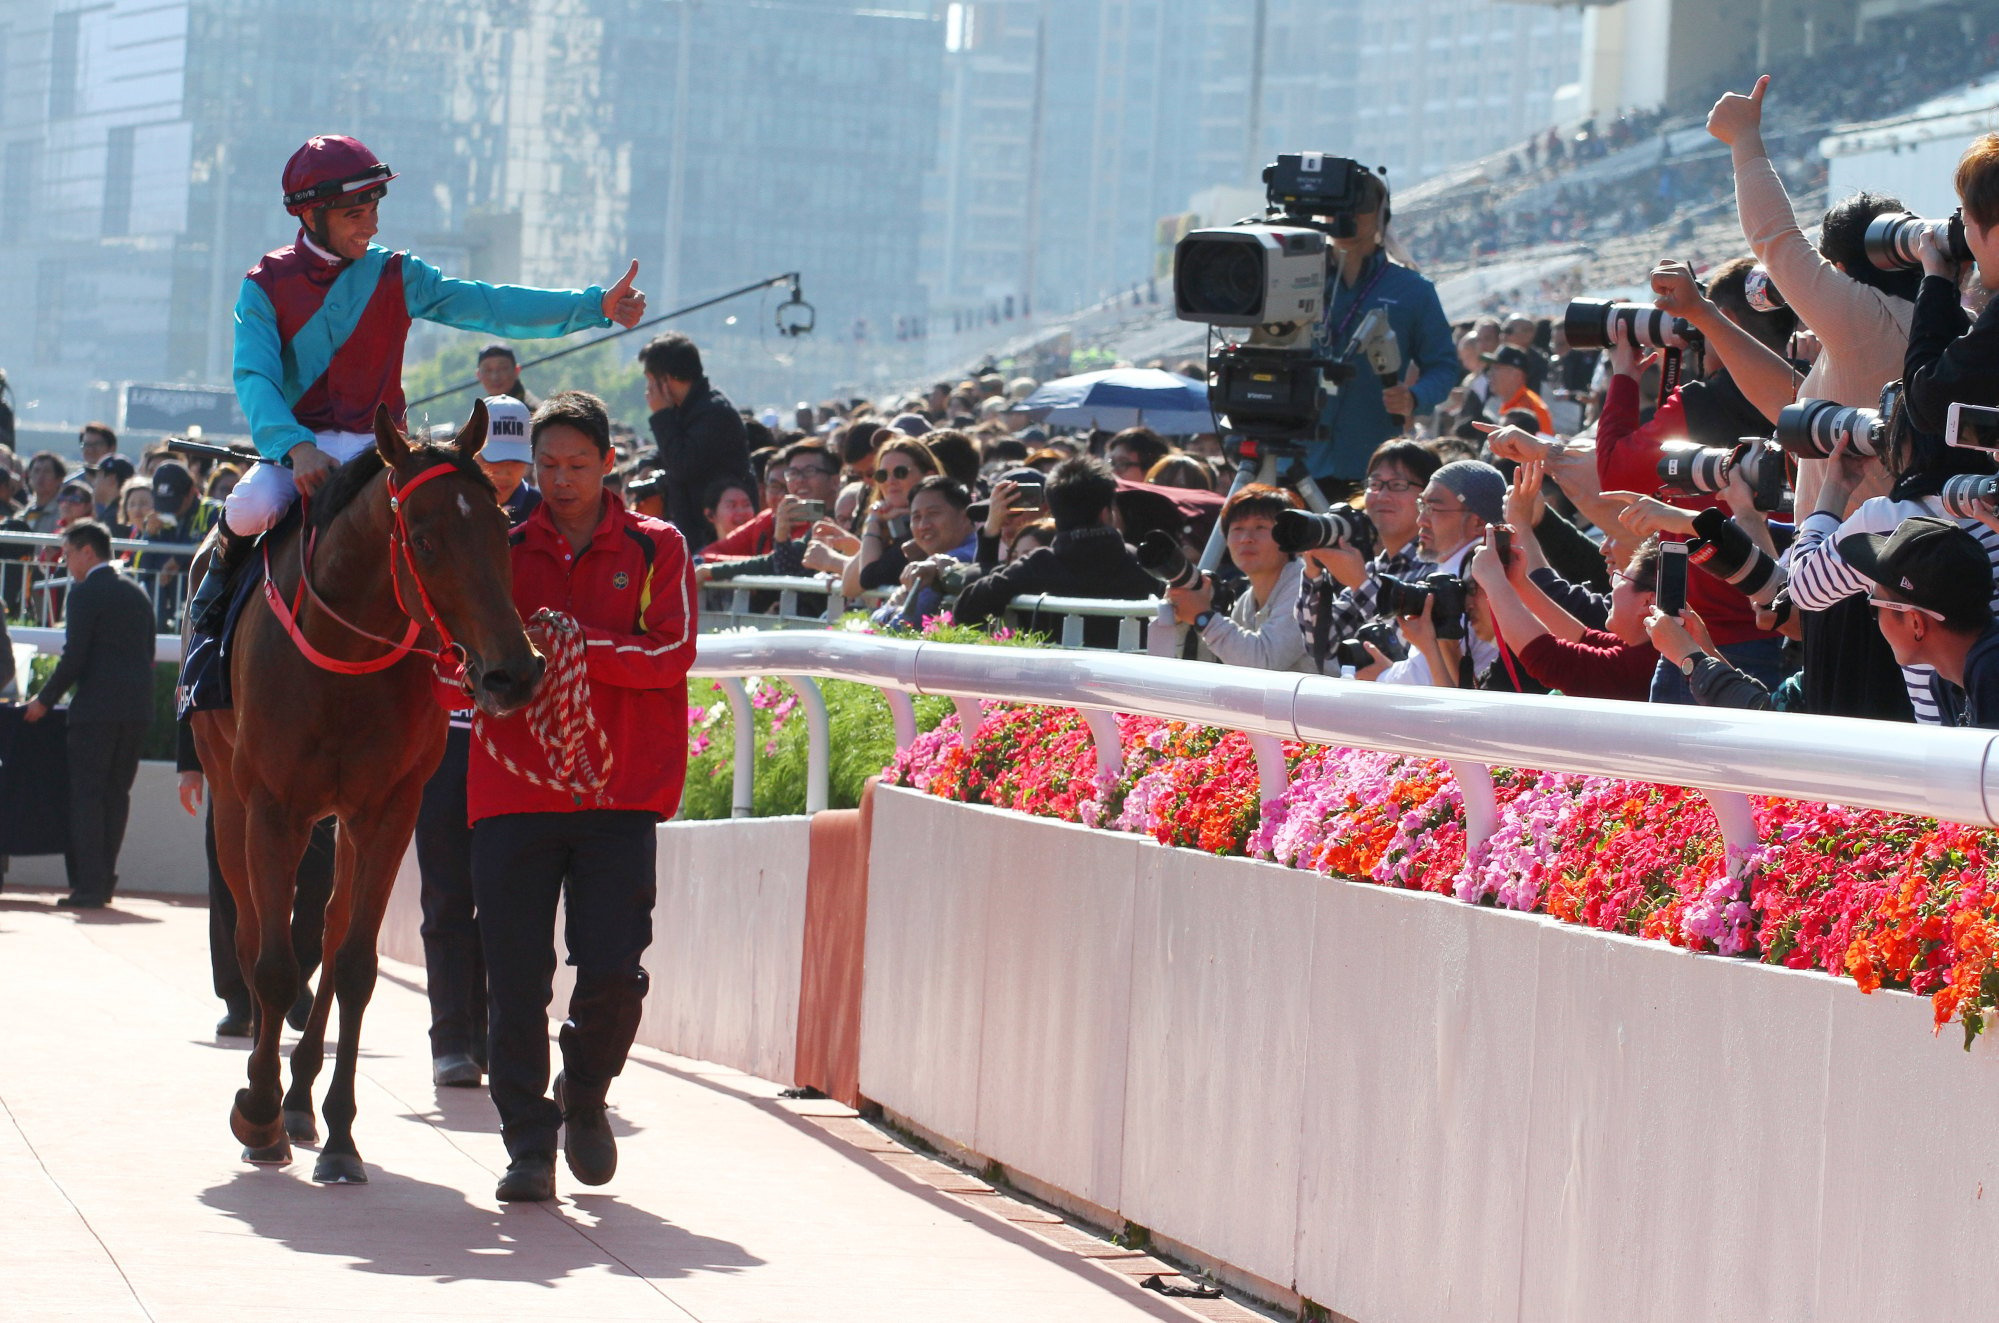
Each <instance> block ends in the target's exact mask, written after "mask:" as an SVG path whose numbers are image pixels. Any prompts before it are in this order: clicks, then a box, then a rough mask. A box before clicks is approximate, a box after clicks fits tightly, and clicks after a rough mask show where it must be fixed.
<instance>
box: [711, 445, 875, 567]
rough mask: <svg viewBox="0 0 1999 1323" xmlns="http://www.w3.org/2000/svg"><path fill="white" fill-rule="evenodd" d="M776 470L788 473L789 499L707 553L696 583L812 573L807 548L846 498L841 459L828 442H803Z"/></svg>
mask: <svg viewBox="0 0 1999 1323" xmlns="http://www.w3.org/2000/svg"><path fill="white" fill-rule="evenodd" d="M770 471H771V472H773V473H778V472H781V473H783V474H784V483H785V493H786V494H785V497H784V499H783V500H781V501H779V502H778V503H777V506H776V508H775V509H771V510H763V511H759V512H758V513H757V514H756V516H755V517H753V518H752V519H751V520H750V521H749V522H748V523H746V524H744V525H743V526H742V527H741V528H739V529H737V530H736V531H735V532H733V533H731V534H729V536H727V537H725V538H718V539H716V540H715V541H713V542H710V543H709V544H708V545H707V546H706V547H704V548H702V551H701V558H702V563H701V564H700V565H697V566H695V569H694V577H695V580H696V582H698V583H702V584H706V583H709V582H711V581H712V582H721V581H723V580H727V579H732V578H735V577H736V576H738V575H742V574H786V575H799V574H805V573H808V571H807V570H806V568H805V559H804V558H805V547H806V544H807V543H808V542H810V541H811V539H812V529H813V525H815V524H816V523H818V521H819V520H820V519H823V518H825V517H826V516H827V515H828V514H829V513H830V512H831V511H832V509H833V502H834V501H835V500H837V499H838V498H839V495H840V457H839V456H838V455H836V454H834V453H833V449H832V447H831V446H828V445H827V444H826V443H825V442H824V441H799V442H795V443H794V444H792V445H790V446H787V447H786V448H785V449H783V450H780V451H779V452H778V453H777V454H776V455H775V456H773V457H772V458H771V462H770ZM815 502H816V503H817V504H816V505H815V504H814V503H815Z"/></svg>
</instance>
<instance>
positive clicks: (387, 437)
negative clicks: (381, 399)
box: [375, 404, 410, 468]
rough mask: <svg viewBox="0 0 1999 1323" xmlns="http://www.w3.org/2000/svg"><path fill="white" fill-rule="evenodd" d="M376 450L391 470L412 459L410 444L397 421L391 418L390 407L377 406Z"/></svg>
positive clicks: (384, 405)
mask: <svg viewBox="0 0 1999 1323" xmlns="http://www.w3.org/2000/svg"><path fill="white" fill-rule="evenodd" d="M375 449H376V450H377V451H379V452H380V453H381V456H382V459H383V460H384V461H386V462H387V464H388V466H389V467H390V468H396V467H398V466H400V465H401V464H402V462H403V461H404V460H406V459H408V458H409V457H410V443H409V441H408V439H407V438H405V437H404V436H403V434H402V430H401V429H400V428H398V427H397V426H396V420H395V419H393V418H391V417H389V406H388V405H386V404H377V405H376V406H375Z"/></svg>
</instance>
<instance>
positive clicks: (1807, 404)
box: [1777, 381, 1902, 459]
mask: <svg viewBox="0 0 1999 1323" xmlns="http://www.w3.org/2000/svg"><path fill="white" fill-rule="evenodd" d="M1901 398H1902V383H1901V382H1899V381H1891V382H1889V383H1888V384H1887V385H1886V386H1885V387H1883V388H1882V391H1881V407H1880V408H1878V409H1863V408H1861V407H1860V406H1859V405H1856V404H1841V403H1839V402H1838V401H1837V400H1813V399H1805V400H1799V401H1797V402H1796V403H1794V404H1787V405H1785V406H1784V408H1783V410H1782V411H1781V412H1780V413H1778V415H1777V444H1778V445H1780V446H1782V447H1783V448H1784V449H1786V450H1788V451H1790V452H1791V453H1792V454H1793V455H1796V456H1798V457H1799V458H1801V459H1829V458H1831V457H1832V452H1833V451H1834V450H1835V449H1837V448H1838V446H1839V443H1840V442H1841V441H1842V440H1844V441H1845V442H1846V443H1847V449H1848V450H1849V451H1850V452H1851V453H1853V454H1856V455H1866V456H1869V457H1872V456H1875V455H1878V454H1880V453H1881V447H1882V445H1883V444H1884V443H1885V442H1886V441H1887V439H1888V425H1889V420H1890V419H1892V418H1893V417H1894V416H1895V407H1896V406H1897V405H1898V404H1899V403H1901Z"/></svg>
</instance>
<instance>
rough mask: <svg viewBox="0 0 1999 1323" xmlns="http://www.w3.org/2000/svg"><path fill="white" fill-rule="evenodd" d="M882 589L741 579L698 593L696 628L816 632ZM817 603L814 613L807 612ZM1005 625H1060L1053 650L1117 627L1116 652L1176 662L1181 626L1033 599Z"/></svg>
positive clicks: (1161, 610)
mask: <svg viewBox="0 0 1999 1323" xmlns="http://www.w3.org/2000/svg"><path fill="white" fill-rule="evenodd" d="M752 593H759V594H770V593H775V594H777V603H776V605H775V608H774V609H772V610H766V611H758V610H756V609H754V607H755V604H754V602H753V600H752V598H751V594H752ZM888 596H889V593H888V591H887V590H885V589H879V588H876V589H870V590H869V591H868V592H866V593H864V594H862V595H861V597H860V598H858V599H856V598H849V597H846V596H844V595H843V594H842V593H841V592H840V588H839V583H838V581H837V580H834V579H830V578H821V577H817V576H798V577H793V576H788V575H775V574H745V575H743V576H741V577H740V578H733V579H723V580H717V581H716V582H714V583H711V584H709V585H708V586H707V588H705V589H704V590H703V600H702V609H701V624H702V628H703V630H704V631H711V630H716V629H739V628H745V627H747V628H752V629H821V628H824V627H825V626H827V625H832V624H837V623H838V622H839V620H840V618H841V617H842V616H844V615H846V614H847V612H848V611H850V610H853V609H855V608H856V607H859V606H863V605H870V606H871V605H875V604H877V603H880V602H882V601H884V600H886V599H887V597H888ZM809 603H817V604H818V607H817V609H809V608H808V604H809ZM1004 614H1005V616H1006V618H1007V620H1008V622H1009V623H1011V624H1014V625H1016V626H1022V627H1025V626H1027V625H1028V624H1029V623H1030V622H1032V621H1034V620H1036V619H1037V618H1039V619H1043V620H1045V619H1047V618H1049V617H1051V616H1052V617H1055V618H1057V619H1058V620H1059V622H1060V623H1059V626H1058V632H1057V634H1056V642H1057V644H1058V645H1059V646H1061V647H1064V648H1080V647H1082V646H1084V645H1083V627H1084V622H1085V621H1088V620H1105V619H1108V620H1115V621H1117V622H1118V638H1117V651H1119V652H1150V653H1152V654H1153V655H1154V656H1158V657H1171V656H1174V655H1176V654H1177V651H1178V649H1179V647H1180V644H1181V642H1182V640H1183V638H1184V631H1185V626H1183V625H1181V624H1179V623H1178V622H1177V621H1176V620H1175V619H1174V617H1173V611H1172V606H1171V604H1169V603H1167V602H1164V601H1162V600H1161V599H1159V598H1156V597H1147V598H1137V599H1132V600H1128V601H1127V600H1106V599H1102V598H1094V597H1057V596H1055V595H1054V594H1052V593H1037V594H1035V595H1033V596H1031V597H1027V596H1023V597H1016V598H1014V599H1013V601H1012V602H1011V603H1010V604H1008V606H1007V608H1006V610H1005V612H1004Z"/></svg>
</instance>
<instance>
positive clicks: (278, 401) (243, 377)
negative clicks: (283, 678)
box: [190, 135, 645, 634]
mask: <svg viewBox="0 0 1999 1323" xmlns="http://www.w3.org/2000/svg"><path fill="white" fill-rule="evenodd" d="M395 178H396V174H395V172H394V171H392V170H391V169H389V167H388V166H386V165H384V164H383V163H382V162H381V161H380V160H378V159H376V156H375V154H374V153H373V152H371V151H369V150H368V149H367V148H366V147H364V146H362V145H361V144H360V143H359V142H357V141H355V140H354V139H353V138H348V137H342V136H339V135H328V136H322V137H317V138H313V139H311V140H310V141H308V142H307V143H306V144H305V145H304V146H303V147H300V148H299V149H298V150H297V151H296V152H294V153H293V154H292V158H291V160H290V161H288V162H286V164H285V173H284V202H285V210H287V211H289V212H290V213H291V214H292V215H294V216H297V217H299V219H300V225H299V233H298V238H297V239H295V240H293V241H292V242H291V243H290V244H288V245H286V246H285V247H283V248H280V249H278V250H277V251H275V252H271V253H266V254H265V255H264V257H263V260H262V261H260V262H258V263H257V264H256V265H255V266H253V267H251V268H250V270H249V272H248V273H247V274H246V275H245V276H244V277H243V286H242V290H241V292H240V293H239V294H238V296H237V299H236V313H235V317H236V355H235V368H234V375H235V382H236V398H237V399H238V400H239V401H240V402H241V404H242V406H243V415H244V417H246V418H247V419H249V422H250V432H251V438H252V440H253V441H254V442H255V443H256V446H257V450H258V452H259V453H261V454H262V455H263V457H264V459H265V461H266V462H265V463H262V464H259V465H257V466H256V467H254V468H253V469H251V470H250V472H249V474H248V475H247V476H245V477H244V479H243V480H242V481H241V482H239V483H237V484H236V489H235V490H234V491H232V492H231V493H230V494H229V498H228V500H227V502H226V503H225V510H224V526H223V529H222V530H221V533H220V536H219V538H218V549H217V552H216V553H215V555H214V556H213V557H212V559H211V562H210V565H209V570H208V575H207V577H206V578H205V579H203V581H202V584H201V588H200V590H199V592H198V593H197V594H196V597H195V601H194V602H193V604H192V606H191V607H190V611H191V613H192V615H193V617H194V621H195V627H196V628H197V629H198V630H199V631H201V632H202V633H206V634H214V633H217V632H219V627H220V625H221V617H222V615H223V613H225V612H226V611H227V609H228V600H229V593H228V584H229V581H230V579H231V578H232V577H233V575H234V572H235V569H236V567H237V565H238V564H240V563H241V561H242V559H243V555H244V549H245V548H246V547H247V546H248V545H249V541H250V539H251V538H254V537H255V536H256V535H258V534H259V533H262V532H264V531H266V530H267V529H269V528H270V527H271V526H272V525H273V524H275V523H276V522H277V521H278V520H279V519H280V518H282V517H283V515H284V513H285V511H286V510H287V509H289V508H290V506H291V503H292V498H293V496H294V494H295V493H296V492H298V491H304V492H305V493H306V494H307V495H310V494H311V493H312V492H313V491H314V490H315V489H316V488H317V487H318V486H319V484H320V483H322V482H324V481H325V480H326V478H327V477H328V476H330V475H331V474H332V472H333V471H334V470H335V469H336V468H338V467H339V466H340V465H341V464H344V463H345V462H346V461H348V460H350V459H352V458H354V457H355V456H356V455H358V454H360V453H361V452H362V451H364V450H367V449H368V448H369V447H371V446H373V445H374V443H375V433H374V417H375V407H376V406H377V405H378V404H386V405H388V407H389V412H390V414H391V415H392V416H394V418H395V420H396V422H397V424H398V425H399V426H400V425H401V424H402V422H403V417H404V405H403V388H402V371H403V342H404V340H405V338H406V337H407V335H408V333H409V327H410V323H411V322H412V321H413V320H416V319H417V318H422V319H424V320H426V321H434V322H441V323H443V324H444V325H446V326H455V327H459V328H461V329H463V330H472V331H481V332H484V333H486V334H489V335H498V336H505V337H508V338H510V339H526V338H532V337H549V336H559V335H568V334H570V333H571V332H574V331H580V330H583V329H585V328H586V327H593V326H609V325H610V324H611V323H612V322H616V323H618V324H619V325H620V326H626V327H630V326H635V325H637V324H638V322H639V320H640V319H641V318H642V317H643V316H644V315H645V295H644V294H642V293H640V292H639V291H637V290H635V289H633V288H632V281H633V279H634V277H636V276H637V274H638V263H637V262H634V263H632V265H631V269H630V270H628V271H626V272H625V274H624V277H623V278H622V279H620V280H619V281H618V282H617V283H616V284H615V285H612V286H611V287H610V288H609V289H606V288H604V287H603V286H601V285H593V286H591V287H590V288H589V289H584V290H554V289H529V288H525V287H523V286H519V285H487V284H482V283H480V282H478V281H473V280H457V279H452V278H449V277H446V276H443V275H440V274H439V273H438V271H437V269H436V268H435V267H433V266H431V265H430V264H429V263H427V262H424V261H423V260H422V259H420V258H418V257H415V256H413V255H412V254H409V253H403V252H391V251H389V250H388V249H386V248H383V247H381V246H380V245H378V244H373V243H370V242H369V240H370V239H372V238H373V237H374V235H375V230H376V219H377V216H376V212H377V207H378V205H379V204H380V202H381V200H382V197H383V196H384V195H385V194H386V193H387V192H388V185H389V182H390V181H391V180H393V179H395Z"/></svg>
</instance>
